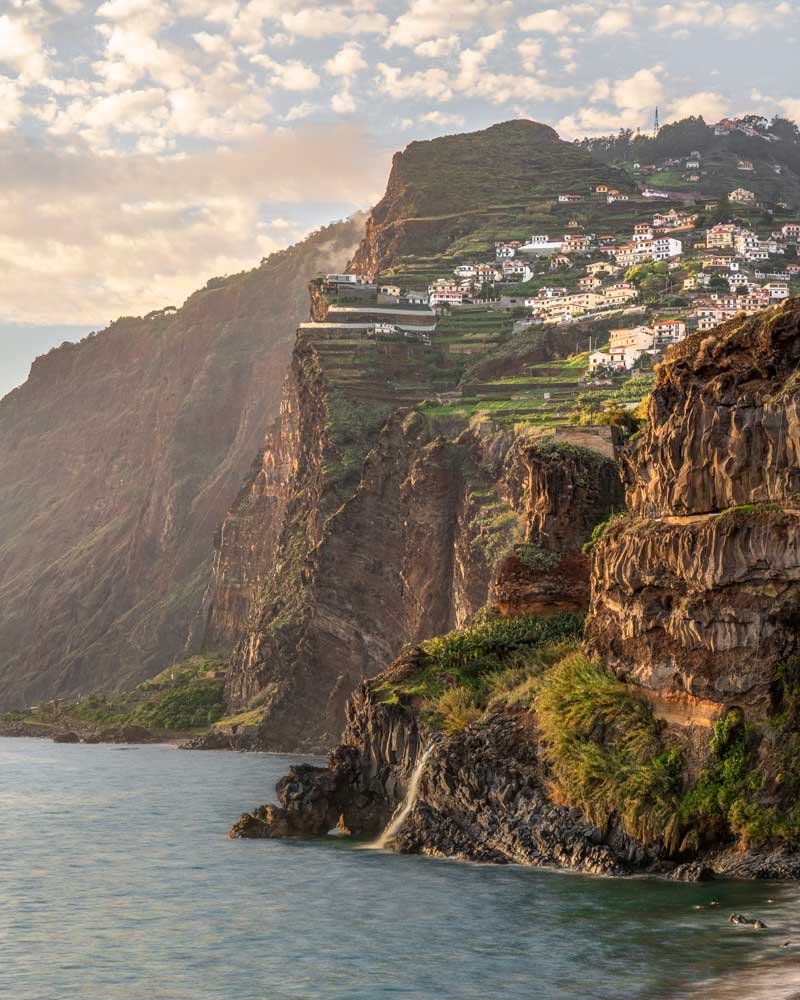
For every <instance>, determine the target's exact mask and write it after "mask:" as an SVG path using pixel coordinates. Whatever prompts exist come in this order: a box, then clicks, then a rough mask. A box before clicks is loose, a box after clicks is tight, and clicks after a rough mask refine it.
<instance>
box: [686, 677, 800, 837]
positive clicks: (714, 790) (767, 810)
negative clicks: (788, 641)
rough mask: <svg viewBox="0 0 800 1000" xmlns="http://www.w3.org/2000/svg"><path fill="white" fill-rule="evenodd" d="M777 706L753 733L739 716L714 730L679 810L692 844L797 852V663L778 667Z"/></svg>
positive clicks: (799, 710)
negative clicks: (732, 841)
mask: <svg viewBox="0 0 800 1000" xmlns="http://www.w3.org/2000/svg"><path fill="white" fill-rule="evenodd" d="M775 702H776V708H777V709H778V711H777V712H776V714H775V715H773V716H772V718H770V719H769V721H768V723H767V725H766V726H761V727H759V728H758V729H756V727H754V726H752V725H750V724H749V723H748V722H747V721H746V719H745V717H744V714H743V713H742V711H741V710H740V709H732V710H731V711H729V712H728V713H727V715H726V716H725V717H724V718H723V719H720V720H718V721H717V722H716V723H715V725H714V729H713V735H712V738H711V746H710V752H711V762H710V763H709V765H708V767H706V768H705V769H704V770H703V771H702V772H701V774H700V776H699V778H698V780H697V782H696V783H695V785H694V787H693V788H692V789H691V790H690V791H689V792H688V793H687V795H686V797H685V798H684V801H683V803H682V806H681V819H682V822H683V823H684V824H685V825H686V826H687V827H691V828H692V830H693V831H695V832H696V837H697V839H698V841H706V842H709V843H710V842H714V841H716V840H720V839H724V838H726V837H731V836H735V837H737V838H738V840H739V843H740V845H741V846H742V847H743V848H750V847H757V846H763V845H768V844H776V843H784V844H788V845H789V846H791V847H792V848H797V847H798V846H800V660H798V659H794V660H790V661H788V662H786V663H782V664H780V665H779V666H778V667H777V668H776V671H775Z"/></svg>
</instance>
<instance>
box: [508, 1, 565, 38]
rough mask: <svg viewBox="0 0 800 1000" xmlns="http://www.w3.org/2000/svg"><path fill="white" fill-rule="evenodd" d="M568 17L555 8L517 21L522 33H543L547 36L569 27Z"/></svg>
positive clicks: (549, 8)
mask: <svg viewBox="0 0 800 1000" xmlns="http://www.w3.org/2000/svg"><path fill="white" fill-rule="evenodd" d="M569 24H570V15H569V14H568V13H567V12H566V11H565V10H561V9H559V8H557V7H548V9H547V10H540V11H539V12H538V13H536V14H528V16H527V17H522V18H520V20H519V26H520V28H522V30H523V31H543V32H545V33H547V34H558V33H559V32H560V31H564V30H565V29H566V28H568V27H569Z"/></svg>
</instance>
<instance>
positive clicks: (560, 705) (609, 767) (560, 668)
mask: <svg viewBox="0 0 800 1000" xmlns="http://www.w3.org/2000/svg"><path fill="white" fill-rule="evenodd" d="M534 712H535V716H536V722H537V725H538V728H539V731H540V733H541V736H542V740H543V753H544V758H545V760H546V762H547V764H548V766H549V769H550V775H551V779H552V784H553V790H554V792H555V794H556V797H557V798H559V799H561V801H563V802H564V803H565V804H569V805H571V806H578V807H579V808H580V809H581V810H582V811H583V812H584V813H586V815H587V816H589V817H590V818H591V819H592V821H593V822H595V823H596V824H598V825H599V826H604V825H605V824H606V822H607V820H608V818H609V816H610V815H612V814H614V813H616V814H618V815H619V816H620V818H621V819H622V821H623V824H624V826H625V829H626V830H627V832H628V833H629V834H630V835H631V836H634V837H636V838H638V839H639V840H641V841H643V842H644V843H651V844H652V843H662V844H663V845H664V846H665V847H667V848H668V849H670V850H674V849H675V848H676V847H677V845H678V843H679V817H678V807H679V789H680V780H681V759H680V755H679V754H678V753H677V752H676V751H674V750H669V749H667V748H665V747H664V745H663V743H662V741H661V738H660V727H659V724H658V722H657V721H656V719H655V718H654V716H653V711H652V708H651V706H650V705H649V703H648V702H647V701H645V700H644V699H643V698H641V697H639V696H637V695H635V694H634V693H633V692H632V691H631V690H630V688H628V687H627V686H626V685H625V684H622V683H621V682H620V681H618V680H617V679H616V678H615V677H614V676H613V675H612V674H610V673H609V672H607V671H605V670H603V669H602V668H601V667H598V666H597V665H595V664H594V663H592V662H591V661H590V660H588V659H587V658H586V657H585V656H583V655H582V654H580V653H575V654H573V655H572V656H569V657H567V658H566V659H564V660H562V661H561V662H560V663H559V664H558V665H557V666H555V667H553V669H552V670H550V671H549V672H548V673H547V674H546V675H545V676H544V678H543V679H542V681H541V684H540V687H539V690H538V694H537V697H536V700H535V704H534Z"/></svg>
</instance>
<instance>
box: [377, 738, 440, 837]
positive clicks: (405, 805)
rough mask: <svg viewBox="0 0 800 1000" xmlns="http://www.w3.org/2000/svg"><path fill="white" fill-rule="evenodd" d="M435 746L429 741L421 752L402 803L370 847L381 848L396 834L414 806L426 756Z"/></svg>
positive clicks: (428, 755)
mask: <svg viewBox="0 0 800 1000" xmlns="http://www.w3.org/2000/svg"><path fill="white" fill-rule="evenodd" d="M435 747H436V741H434V742H433V743H431V744H430V745H429V746H428V747H427V748H426V750H425V752H424V753H423V754H422V756H421V757H420V759H419V760H418V761H417V763H416V764H415V765H414V770H413V771H412V772H411V780H410V781H409V783H408V791H407V792H406V797H405V798H404V799H403V801H402V803H401V804H400V805H399V806H398V807H397V809H396V810H395V813H394V816H392V818H391V819H390V820H389V825H388V826H387V827H386V829H385V830H384V831H383V833H382V834H381V835H380V837H378V839H377V840H376V841H375V843H374V844H372V845H371V846H372V847H375V848H376V849H379V850H382V849H383V848H385V847H386V845H387V844H388V843H389V842H390V841H391V840H394V838H395V837H396V836H397V834H398V832H399V830H400V827H401V826H402V825H403V823H404V822H405V821H406V818H407V817H408V814H409V813H410V812H411V810H412V809H413V808H414V803H415V802H416V801H417V796H418V794H419V783H420V780H421V778H422V772H423V771H424V770H425V763H426V761H427V760H428V757H430V755H431V754H432V753H433V750H434V748H435Z"/></svg>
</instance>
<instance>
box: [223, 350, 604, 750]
mask: <svg viewBox="0 0 800 1000" xmlns="http://www.w3.org/2000/svg"><path fill="white" fill-rule="evenodd" d="M298 357H299V356H296V362H295V368H297V365H298ZM312 357H314V355H313V353H312ZM311 364H313V365H316V364H317V359H316V357H314V361H313V362H311V361H310V360H308V359H307V361H306V365H307V366H308V365H311ZM314 371H315V373H316V378H317V379H320V378H321V375H320V371H321V370H320V369H317V368H314ZM291 384H292V387H293V388H292V389H291V395H292V396H293V398H294V400H295V402H294V403H291V402H288V400H287V402H286V403H285V405H284V415H283V418H282V421H281V429H280V430H276V431H275V436H274V438H273V440H274V442H275V443H274V445H273V447H271V448H270V449H268V450H267V451H266V452H265V456H264V460H263V462H262V465H261V467H260V468H259V470H258V474H257V476H256V477H255V479H254V481H253V486H252V487H251V490H254V491H256V492H251V490H248V491H247V492H246V493H244V494H243V495H242V497H241V498H240V502H239V503H238V504H237V506H236V507H235V508H234V509H233V511H232V512H231V514H230V515H229V517H228V519H227V520H226V522H225V524H224V525H223V529H222V536H221V538H222V541H221V547H220V549H219V552H218V555H217V561H216V570H217V572H216V575H215V589H214V591H213V595H212V600H211V605H210V607H211V610H210V616H209V628H210V629H211V630H213V629H216V628H217V627H218V624H217V623H219V622H221V621H230V622H235V623H236V625H237V627H241V628H243V632H244V635H243V638H242V639H241V640H240V641H239V643H238V644H237V646H236V648H235V650H234V653H233V656H232V659H231V667H230V671H229V679H228V687H227V698H228V705H229V709H230V710H231V711H237V710H242V709H250V710H256V711H257V712H258V713H259V717H258V724H259V737H258V745H259V746H261V747H262V748H267V749H286V748H297V747H308V748H311V749H314V748H317V747H320V746H325V745H328V746H330V745H332V744H333V743H334V742H335V740H336V737H337V734H338V733H339V732H340V731H341V727H342V724H343V722H344V708H345V704H346V700H347V698H348V696H349V694H350V692H351V691H352V690H353V689H354V688H355V687H356V685H357V684H359V683H360V681H361V680H363V679H364V678H366V677H371V676H373V675H374V674H377V673H379V672H380V671H381V669H382V668H383V666H384V665H385V664H386V663H387V662H390V661H391V660H392V659H394V657H395V656H396V655H397V654H398V652H399V650H400V649H401V647H402V646H403V645H404V644H405V643H416V642H419V641H420V640H422V639H425V638H428V637H430V636H432V635H436V634H438V633H440V632H443V631H448V630H450V629H452V628H457V627H460V626H462V625H464V624H465V623H466V622H467V621H468V620H469V619H470V618H471V617H472V616H474V615H475V613H476V612H477V611H478V610H479V609H481V608H482V607H483V606H484V605H485V604H486V603H487V601H488V600H490V599H491V600H493V601H494V602H496V603H498V604H499V605H501V606H503V605H504V604H509V603H513V604H514V606H515V607H516V608H519V607H522V608H523V609H524V610H530V609H532V608H533V607H534V606H536V607H540V606H541V607H542V608H543V611H544V613H545V614H550V615H552V614H558V613H560V612H562V611H565V610H570V611H572V610H582V609H585V607H586V606H587V604H588V560H586V559H585V557H582V556H581V555H580V554H579V549H580V544H581V542H582V541H585V540H586V538H588V536H589V534H590V532H591V526H592V525H594V524H595V523H597V521H600V520H602V519H603V518H604V517H605V516H607V515H608V514H609V513H610V512H611V511H612V510H613V509H615V508H616V507H618V506H619V505H620V504H621V502H622V497H621V488H620V484H619V478H618V473H617V469H616V465H615V463H614V461H613V459H611V458H608V457H606V456H604V455H601V454H600V453H598V452H595V451H593V450H590V448H582V447H580V446H579V445H575V444H567V443H564V442H561V441H560V440H558V439H553V438H551V437H548V436H544V437H542V438H541V440H539V441H538V442H537V441H536V438H535V436H531V435H530V434H529V433H527V432H524V431H521V432H519V433H518V434H515V432H513V431H504V430H501V429H497V428H494V427H493V426H492V424H491V422H489V421H484V422H479V423H476V424H473V425H472V426H469V427H467V428H464V429H461V428H460V427H459V426H458V425H456V426H455V427H453V426H451V427H450V428H448V429H445V428H442V427H439V426H437V423H436V421H435V420H432V419H430V418H428V417H426V415H425V410H424V408H423V409H400V410H399V411H397V412H395V413H394V414H392V415H391V416H389V418H388V419H387V420H386V423H385V424H384V426H383V427H382V429H381V430H380V432H379V434H378V436H377V441H376V443H375V445H374V447H373V448H371V449H370V450H369V451H368V453H367V455H366V458H365V460H364V464H363V467H362V468H361V470H360V473H359V476H358V479H357V482H356V485H355V487H354V488H352V492H351V493H350V495H349V496H348V497H347V499H345V500H344V501H343V502H342V500H341V496H340V493H339V492H338V490H337V488H336V486H337V485H338V483H337V481H336V480H334V481H333V482H331V480H330V478H326V477H330V475H331V469H332V468H335V463H336V461H337V460H338V458H339V456H340V451H339V450H337V437H336V433H335V429H332V428H331V426H330V425H329V424H327V423H326V422H325V415H324V412H323V411H324V405H325V404H324V399H325V396H324V392H323V390H322V385H321V384H320V383H318V382H316V381H315V380H314V379H313V378H311V377H310V374H309V370H308V367H306V368H305V369H304V370H302V371H300V370H298V371H297V374H296V375H293V378H292V380H291ZM301 385H302V386H303V387H304V388H305V391H306V392H307V397H306V398H305V399H304V400H303V401H302V402H301V401H300V400H299V397H298V395H297V394H298V392H299V387H300V386H301ZM312 385H316V387H317V392H318V394H316V395H315V394H314V393H313V392H311V386H312ZM320 393H321V395H320ZM293 414H297V415H298V423H297V424H295V423H294V418H293V416H292V415H293ZM600 430H602V429H600ZM605 430H607V431H608V432H609V433H608V435H607V436H606V441H607V443H608V446H609V448H610V447H611V445H610V442H611V433H610V431H611V429H610V428H605ZM569 436H570V437H571V439H572V440H573V441H578V440H584V439H585V440H587V443H589V444H590V445H594V444H595V443H596V439H597V438H598V436H599V434H598V431H596V430H594V429H586V430H584V429H582V428H576V429H574V430H573V431H571V432H569ZM291 440H294V441H295V447H294V452H293V454H294V456H295V460H296V465H294V466H293V473H292V475H291V476H290V477H289V479H288V480H283V479H280V491H281V496H280V498H278V499H275V498H274V497H273V496H272V495H270V498H269V501H268V505H267V506H261V507H260V505H262V503H264V502H265V501H264V500H262V492H261V491H262V490H263V491H266V490H267V489H272V483H271V480H270V479H269V475H268V472H267V469H266V466H267V465H269V466H270V468H272V467H273V463H275V462H276V456H278V455H280V454H282V453H285V451H286V447H285V446H284V444H283V443H282V442H288V441H291ZM281 449H283V451H281ZM277 468H278V471H279V475H280V474H282V472H283V471H284V470H285V468H286V466H285V465H281V464H280V463H278V464H277ZM559 469H561V470H562V473H561V475H560V476H559V474H558V471H557V470H559ZM564 469H568V470H569V471H568V472H564V471H563V470H564ZM534 470H537V472H538V474H537V473H534ZM545 470H547V473H545ZM339 482H340V481H339ZM259 509H260V510H261V514H262V515H263V517H264V520H263V522H260V521H259V520H258V516H259V515H258V511H259ZM277 513H280V514H281V515H282V522H281V527H280V529H279V530H280V535H279V537H278V539H277V542H276V543H275V548H274V550H273V555H272V560H273V561H272V565H273V567H274V568H273V569H272V571H271V573H270V575H269V576H268V578H267V579H266V582H265V584H264V586H263V589H262V590H261V592H260V593H259V594H258V596H257V598H256V599H255V601H254V602H253V604H252V607H251V609H250V611H249V614H248V616H247V617H246V618H245V619H243V620H242V619H240V618H239V612H240V610H241V607H242V605H240V603H239V596H240V594H241V591H240V590H239V589H238V587H237V586H235V585H234V586H231V585H230V583H229V577H228V576H227V575H226V570H227V567H228V566H231V567H235V568H236V572H237V573H241V566H242V565H243V563H242V562H241V560H240V554H241V552H242V551H243V550H245V549H247V551H248V559H247V560H246V561H245V563H244V565H246V566H250V565H252V566H253V569H252V570H247V571H246V573H245V576H246V577H247V579H248V580H253V579H256V578H257V577H258V573H259V571H260V569H259V567H261V566H263V565H264V563H263V562H262V560H263V558H264V554H265V553H264V551H263V550H262V549H261V548H260V546H261V544H262V542H263V539H264V538H266V537H267V536H268V534H269V532H272V531H274V530H275V520H274V516H275V514H277ZM570 514H571V519H572V522H573V524H572V528H573V530H572V531H571V532H569V533H562V534H559V533H558V532H557V531H555V530H552V531H550V532H548V531H546V530H545V528H546V527H547V528H552V527H553V526H554V525H555V524H556V523H557V522H560V521H561V520H562V519H565V520H569V519H570ZM253 518H255V519H253ZM261 523H263V525H264V529H263V531H262V530H261V529H260V527H259V524H261ZM244 531H247V532H248V534H247V538H251V537H252V543H251V544H249V545H248V543H247V542H246V541H243V539H242V532H244ZM250 532H253V534H252V535H251V534H250ZM231 536H232V538H233V541H232V542H229V541H227V539H229V538H230V537H231ZM542 543H544V544H542ZM504 557H505V561H504V562H503V560H504ZM500 563H503V566H504V567H505V571H504V573H501V576H500V580H499V581H497V582H495V577H496V574H497V568H498V565H499V564H500ZM509 565H516V566H517V573H516V576H515V579H514V582H513V584H511V583H509V582H508V567H509ZM565 567H568V570H569V571H568V572H565ZM237 579H238V577H237ZM511 590H513V597H512V596H510V592H511ZM231 595H233V600H231ZM212 634H215V633H212ZM249 721H253V720H249Z"/></svg>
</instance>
